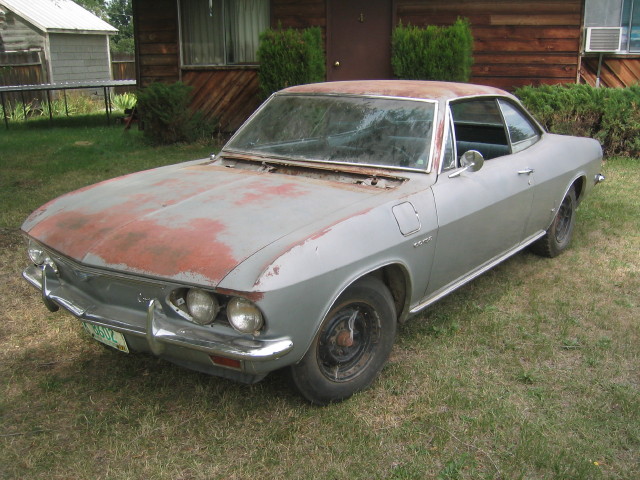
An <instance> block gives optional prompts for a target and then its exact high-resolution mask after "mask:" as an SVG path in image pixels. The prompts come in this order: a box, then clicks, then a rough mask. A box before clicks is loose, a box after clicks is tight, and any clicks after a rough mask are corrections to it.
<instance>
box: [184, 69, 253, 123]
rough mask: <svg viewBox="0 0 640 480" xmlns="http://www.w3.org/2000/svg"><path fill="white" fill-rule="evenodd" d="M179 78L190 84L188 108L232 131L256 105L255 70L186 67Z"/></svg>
mask: <svg viewBox="0 0 640 480" xmlns="http://www.w3.org/2000/svg"><path fill="white" fill-rule="evenodd" d="M182 81H183V82H184V83H185V84H187V85H190V86H192V87H193V92H192V93H193V101H192V103H191V106H192V108H194V109H195V110H198V111H200V112H203V113H205V114H206V116H207V117H208V118H210V119H215V120H217V121H218V123H219V127H220V129H221V130H222V131H223V132H232V131H234V130H236V129H237V128H238V127H239V126H240V125H241V124H242V122H244V121H245V120H246V119H247V118H248V117H249V115H251V113H253V111H254V110H255V109H256V108H258V106H259V105H260V99H259V97H258V72H257V70H255V69H229V70H227V69H225V70H220V69H217V70H201V69H199V70H187V69H185V70H184V71H183V73H182Z"/></svg>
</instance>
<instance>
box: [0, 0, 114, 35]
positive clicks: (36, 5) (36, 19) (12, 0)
mask: <svg viewBox="0 0 640 480" xmlns="http://www.w3.org/2000/svg"><path fill="white" fill-rule="evenodd" d="M0 8H2V9H3V10H10V11H12V12H13V13H15V14H16V15H18V16H20V17H22V18H23V19H25V20H26V21H27V22H29V23H31V24H32V25H33V26H34V27H36V28H38V29H39V30H42V31H43V32H48V33H89V34H108V35H110V34H115V33H117V32H118V29H117V28H114V27H112V26H111V25H109V24H108V23H107V22H105V21H104V20H102V19H100V18H99V17H97V16H95V15H94V14H93V13H91V12H90V11H89V10H86V9H84V8H83V7H81V6H80V5H78V4H77V3H75V2H72V1H71V0H0Z"/></svg>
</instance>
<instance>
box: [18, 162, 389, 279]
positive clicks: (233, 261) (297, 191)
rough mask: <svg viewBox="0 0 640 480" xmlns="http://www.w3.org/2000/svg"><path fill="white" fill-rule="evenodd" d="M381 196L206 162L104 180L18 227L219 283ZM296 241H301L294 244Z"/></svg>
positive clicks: (80, 255)
mask: <svg viewBox="0 0 640 480" xmlns="http://www.w3.org/2000/svg"><path fill="white" fill-rule="evenodd" d="M383 193H384V190H383V189H379V188H373V187H367V186H363V185H345V184H341V183H339V182H334V181H327V180H322V179H317V178H304V177H301V176H290V175H275V174H269V173H266V172H248V171H246V170H245V171H239V170H234V169H230V168H225V167H223V166H216V165H212V164H208V163H206V162H203V161H202V160H200V161H196V162H188V163H184V164H178V165H172V166H168V167H162V168H158V169H154V170H149V171H145V172H139V173H135V174H131V175H127V176H124V177H119V178H116V179H113V180H108V181H106V182H102V183H99V184H96V185H93V186H89V187H86V188H83V189H81V190H78V191H75V192H72V193H69V194H67V195H64V196H62V197H60V198H58V199H55V200H53V201H51V202H49V203H48V204H46V205H44V206H43V207H41V208H40V209H38V210H36V211H35V212H34V213H33V214H31V216H30V217H29V218H28V219H27V220H26V221H25V223H24V224H23V226H22V229H23V231H24V232H26V233H27V234H28V235H30V236H31V237H33V238H35V239H36V240H37V241H39V242H41V243H43V244H44V245H47V246H48V247H50V248H52V249H55V250H56V251H58V252H60V253H62V254H64V255H66V256H68V257H71V258H73V259H74V260H76V261H78V262H81V263H83V264H86V265H89V266H95V267H106V268H110V269H115V270H119V271H125V272H130V273H135V274H141V275H147V276H152V277H159V278H165V279H171V280H175V281H179V282H187V283H191V284H201V285H208V286H216V285H217V284H218V283H219V282H220V281H221V280H222V279H223V278H224V277H225V276H226V275H227V274H228V273H229V272H230V271H232V270H233V269H234V268H235V267H236V266H237V265H239V264H240V263H242V262H243V261H244V260H246V259H247V258H248V257H250V256H251V255H252V254H254V253H255V252H257V251H259V250H260V249H262V248H264V247H265V246H267V245H269V244H271V243H273V242H274V241H276V240H278V239H280V238H282V237H284V236H287V235H290V236H292V237H295V236H296V234H295V232H297V231H299V230H302V229H303V228H302V227H304V226H305V225H309V224H311V223H316V222H318V220H321V219H326V221H327V223H328V224H329V223H331V222H335V221H336V218H337V217H336V215H337V216H338V217H339V216H340V213H339V212H340V211H341V210H342V209H344V208H345V207H347V206H353V205H354V204H357V203H358V202H364V203H363V209H366V208H369V207H368V204H369V202H367V200H369V199H371V198H372V197H374V196H376V195H380V194H383ZM294 239H295V238H294Z"/></svg>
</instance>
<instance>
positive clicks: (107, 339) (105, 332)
mask: <svg viewBox="0 0 640 480" xmlns="http://www.w3.org/2000/svg"><path fill="white" fill-rule="evenodd" d="M82 325H83V326H84V329H85V330H86V331H87V333H88V334H89V335H91V336H92V337H93V338H94V339H96V340H97V341H99V342H101V343H104V344H105V345H109V346H110V347H113V348H116V349H118V350H120V351H121V352H125V353H129V348H128V347H127V341H126V340H125V339H124V335H122V334H121V333H120V332H116V331H115V330H112V329H110V328H107V327H103V326H101V325H93V324H92V323H85V322H82Z"/></svg>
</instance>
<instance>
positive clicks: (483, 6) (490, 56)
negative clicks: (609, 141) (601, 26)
mask: <svg viewBox="0 0 640 480" xmlns="http://www.w3.org/2000/svg"><path fill="white" fill-rule="evenodd" d="M582 4H583V1H582V0H543V1H541V2H531V1H529V0H527V1H524V0H486V1H482V2H470V1H467V0H448V1H446V2H444V1H442V0H427V1H416V0H396V8H397V18H398V21H401V22H402V23H403V24H404V25H407V24H411V25H418V26H424V25H450V24H452V23H453V22H454V21H455V20H456V18H457V17H459V16H462V17H466V18H468V19H469V21H470V22H471V28H472V32H473V38H474V65H473V69H472V78H471V82H473V83H480V84H484V85H492V86H496V87H500V88H505V89H507V90H512V89H513V88H515V87H519V86H522V85H539V84H543V83H567V82H575V81H576V78H577V74H578V58H579V55H578V52H579V50H580V35H581V24H582Z"/></svg>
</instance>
